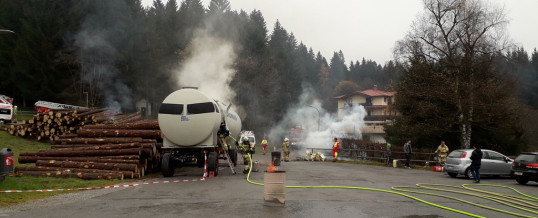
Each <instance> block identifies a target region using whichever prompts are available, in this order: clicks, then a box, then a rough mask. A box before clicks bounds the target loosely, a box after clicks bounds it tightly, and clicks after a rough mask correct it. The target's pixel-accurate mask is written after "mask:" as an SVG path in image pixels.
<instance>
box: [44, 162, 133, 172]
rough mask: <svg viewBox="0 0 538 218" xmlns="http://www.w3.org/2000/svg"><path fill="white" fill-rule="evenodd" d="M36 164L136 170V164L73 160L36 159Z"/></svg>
mask: <svg viewBox="0 0 538 218" xmlns="http://www.w3.org/2000/svg"><path fill="white" fill-rule="evenodd" d="M36 166H47V167H63V168H83V169H101V170H121V171H133V172H138V164H122V163H99V162H73V161H56V160H38V161H36Z"/></svg>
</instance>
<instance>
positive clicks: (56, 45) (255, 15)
mask: <svg viewBox="0 0 538 218" xmlns="http://www.w3.org/2000/svg"><path fill="white" fill-rule="evenodd" d="M427 2H429V1H425V3H427ZM231 4H232V2H231V1H229V0H211V2H210V5H209V6H208V7H205V6H204V5H203V4H202V3H201V1H200V0H183V1H180V2H178V1H176V0H169V1H167V2H166V4H164V3H162V1H160V0H155V1H154V3H153V5H152V6H151V7H148V8H144V7H143V6H142V5H141V2H140V1H139V0H48V1H41V0H27V1H17V0H0V29H9V30H12V31H14V32H15V34H1V35H0V94H4V95H8V96H11V97H14V98H15V104H17V105H19V106H22V107H31V106H33V103H34V102H35V101H37V100H48V101H54V102H61V103H68V104H76V105H85V103H86V98H85V93H87V94H88V97H89V105H90V106H95V107H105V106H107V107H110V106H117V107H118V108H121V110H123V111H125V112H130V111H133V110H134V109H135V105H134V104H135V102H137V101H139V100H142V99H145V100H147V101H149V102H150V104H151V105H152V106H153V107H152V109H153V114H156V111H157V110H158V106H159V104H160V103H161V101H162V100H163V99H164V98H165V97H166V96H167V95H168V94H169V93H171V92H172V91H174V90H176V89H178V88H180V87H178V86H177V84H178V83H177V80H178V78H177V77H176V76H174V74H173V71H174V70H175V69H178V68H180V67H181V66H182V65H183V64H184V63H185V61H186V60H187V59H188V58H189V56H190V55H192V41H193V38H194V37H196V33H197V31H198V30H200V29H204V30H205V31H206V32H209V33H210V34H211V35H213V36H215V37H219V38H222V39H225V40H228V41H232V42H233V43H234V44H235V45H236V46H235V47H234V52H235V53H236V54H237V55H236V58H235V61H234V63H233V66H232V67H233V69H234V70H235V74H234V78H233V82H232V83H231V88H232V89H234V90H235V91H236V92H237V95H236V96H235V99H234V101H235V102H233V103H234V104H236V105H242V106H243V107H244V108H245V113H247V116H246V118H245V119H244V120H243V126H244V129H255V130H257V131H258V130H260V131H262V130H263V129H264V128H267V127H269V126H271V125H273V124H275V123H277V122H278V121H279V120H280V119H281V118H282V116H283V114H284V113H285V110H286V109H287V108H288V107H289V106H291V105H293V104H296V103H297V101H298V97H299V96H300V95H301V94H302V92H303V89H304V88H305V87H311V88H312V90H315V93H312V94H313V96H314V97H315V98H318V99H319V100H320V101H321V102H323V107H324V108H325V109H326V110H327V111H330V112H335V111H336V109H337V108H336V104H335V103H336V102H335V101H334V99H333V97H334V96H337V95H342V94H348V93H349V90H353V89H356V90H363V89H369V88H371V87H373V85H377V86H378V87H379V88H380V89H382V90H388V91H397V92H398V95H397V97H396V99H397V100H396V105H395V107H396V108H397V109H398V110H401V111H402V119H401V120H398V121H397V122H396V125H394V126H393V128H389V130H388V132H387V133H388V135H387V137H388V139H389V140H391V142H393V143H395V144H396V143H400V142H401V141H403V140H404V139H405V138H413V139H415V140H417V143H416V145H417V146H419V147H420V146H426V147H429V146H430V145H431V143H438V141H439V140H441V139H444V140H446V141H447V142H449V143H450V144H449V145H451V146H453V147H465V146H466V143H467V142H469V143H483V145H484V147H488V146H489V147H492V148H496V147H495V146H498V147H502V148H500V149H497V148H496V149H497V150H501V151H511V152H509V153H513V151H515V150H516V149H513V148H517V150H522V149H525V148H526V146H527V145H529V144H533V143H534V144H536V143H538V136H536V134H535V132H536V131H537V130H538V125H537V124H536V123H537V122H538V116H537V113H536V112H537V110H538V78H537V77H538V53H537V51H536V50H534V51H533V52H532V53H531V54H530V55H529V54H528V53H527V52H526V51H525V50H523V49H521V48H518V49H507V50H502V51H499V52H498V53H495V54H491V55H488V56H487V57H486V56H482V53H480V55H478V54H477V55H476V57H473V58H470V59H467V61H471V62H472V64H471V65H466V66H472V67H476V70H477V71H479V72H482V70H483V69H488V70H487V72H488V74H479V75H477V76H484V77H485V78H482V79H484V81H487V82H485V83H483V85H484V86H480V87H477V88H476V89H478V90H485V91H484V92H476V96H475V97H474V98H473V99H474V100H476V99H479V100H480V101H478V102H476V104H475V105H476V106H475V107H473V108H474V115H473V119H472V120H469V119H465V120H462V119H460V118H459V117H460V116H459V115H461V114H468V113H467V112H463V113H459V114H458V111H460V112H461V111H465V110H464V107H462V106H463V105H458V102H461V101H458V97H457V96H458V95H457V94H454V93H453V92H452V93H451V92H449V91H446V92H441V91H439V90H445V89H439V88H438V87H446V90H454V89H453V88H454V87H453V85H454V83H453V81H454V76H455V75H459V74H457V73H454V72H463V71H466V70H469V69H470V68H469V69H462V68H459V69H456V68H453V67H450V66H452V65H450V64H445V63H452V64H456V65H459V63H460V62H450V61H454V60H449V58H452V57H444V56H438V57H437V59H429V58H427V57H421V55H420V53H419V52H418V51H417V50H412V49H410V48H413V41H412V40H411V36H410V38H406V39H404V40H402V42H400V43H399V45H400V47H399V48H400V51H402V52H406V53H405V55H402V56H401V57H404V56H405V57H408V58H401V60H398V61H388V62H386V63H376V62H375V61H371V60H368V59H366V58H364V59H362V60H350V61H349V62H348V61H347V60H346V59H345V56H344V54H343V52H341V51H336V52H334V54H333V56H332V57H330V59H326V58H325V57H323V56H322V55H321V54H320V52H316V51H315V50H314V48H311V47H308V46H307V45H305V44H303V43H302V42H301V41H300V39H296V38H295V36H294V34H293V33H292V31H289V30H286V29H285V27H283V26H282V25H281V24H280V23H279V22H278V21H277V22H276V23H275V25H274V28H273V29H272V30H268V29H267V27H266V22H265V19H264V17H263V14H262V12H261V11H258V10H253V11H251V12H246V11H232V10H231ZM425 5H426V4H425ZM298 13H299V12H298ZM425 13H426V14H427V12H425ZM431 30H432V31H436V30H435V28H432V29H431ZM335 40H336V39H335ZM372 43H375V42H372ZM404 45H409V46H407V47H406V46H404ZM404 48H409V49H407V50H406V49H404ZM480 48H482V47H480ZM335 49H338V48H335ZM346 49H347V48H346ZM457 50H458V51H459V49H457ZM495 51H497V50H495ZM425 52H428V51H425ZM460 55H463V56H465V53H457V54H455V57H456V58H454V59H457V60H458V61H462V62H465V61H466V60H465V59H464V58H461V56H460ZM481 58H482V59H481ZM478 59H480V60H484V61H483V62H482V61H475V60H478ZM486 59H487V61H485V60H486ZM486 62H487V67H483V66H479V65H481V64H486ZM473 69H475V68H473ZM464 77H465V76H464V75H462V78H464ZM462 80H463V79H462ZM451 81H452V82H451ZM245 90H248V91H245ZM436 91H438V92H436ZM434 94H438V95H434ZM460 97H464V95H461V96H460ZM400 99H401V101H399V100H400ZM460 99H462V101H465V102H474V100H473V99H471V100H469V99H468V98H460ZM458 108H462V109H461V110H458ZM489 109H492V110H489ZM493 109H494V110H493ZM467 111H468V110H467ZM501 112H504V113H501ZM506 112H511V114H506ZM439 114H442V116H437V115H439ZM463 121H465V122H463ZM535 121H536V122H535ZM419 124H420V125H419ZM468 126H471V127H473V129H472V131H473V132H472V133H473V134H472V137H471V138H470V139H469V141H465V140H463V141H462V140H461V138H462V137H463V136H462V134H461V131H460V130H461V128H462V127H468ZM426 128H427V130H429V131H424V130H425V129H426ZM493 136H495V137H493ZM505 148H506V149H505Z"/></svg>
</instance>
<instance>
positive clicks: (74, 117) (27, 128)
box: [4, 108, 158, 141]
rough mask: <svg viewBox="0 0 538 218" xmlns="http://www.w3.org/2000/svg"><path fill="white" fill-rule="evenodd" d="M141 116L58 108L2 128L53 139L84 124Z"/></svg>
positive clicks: (105, 122) (39, 139) (23, 134)
mask: <svg viewBox="0 0 538 218" xmlns="http://www.w3.org/2000/svg"><path fill="white" fill-rule="evenodd" d="M141 118H142V116H141V114H140V113H139V112H138V113H133V114H130V115H125V114H122V113H120V112H115V111H111V110H107V109H103V108H93V109H80V110H71V109H68V110H66V109H59V110H50V111H49V112H48V113H46V114H37V115H35V116H33V117H32V119H30V120H25V121H24V123H23V124H18V125H15V124H14V125H9V126H5V127H4V130H5V131H7V132H8V133H9V134H11V135H15V136H22V137H25V138H31V139H36V140H38V141H46V140H48V141H54V140H56V139H58V138H59V137H60V136H65V135H71V134H73V133H76V132H77V130H78V129H79V128H80V127H82V126H85V125H96V124H100V125H104V124H123V123H129V122H133V121H137V120H140V119H141ZM157 129H158V128H157Z"/></svg>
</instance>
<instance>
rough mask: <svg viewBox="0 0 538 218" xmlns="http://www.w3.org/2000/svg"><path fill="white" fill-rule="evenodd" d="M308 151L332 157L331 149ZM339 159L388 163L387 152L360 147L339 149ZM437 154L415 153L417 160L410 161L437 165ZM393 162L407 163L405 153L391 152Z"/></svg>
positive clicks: (414, 156) (412, 156) (311, 149)
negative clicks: (402, 161)
mask: <svg viewBox="0 0 538 218" xmlns="http://www.w3.org/2000/svg"><path fill="white" fill-rule="evenodd" d="M306 149H307V150H310V151H311V152H312V153H315V152H320V151H321V152H322V153H323V154H325V155H331V153H332V149H331V148H306ZM338 157H344V158H348V159H351V160H362V161H377V162H381V163H385V162H386V161H387V157H386V150H385V149H376V148H375V147H374V148H369V149H368V148H366V147H360V148H353V149H342V148H341V149H338ZM435 157H436V154H435V153H431V152H413V154H412V155H411V158H417V159H410V160H409V161H410V162H411V163H412V164H417V165H432V164H435V163H437V160H435ZM390 159H391V160H400V161H401V160H404V161H405V153H404V152H401V151H391V157H390Z"/></svg>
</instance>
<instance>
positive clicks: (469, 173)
mask: <svg viewBox="0 0 538 218" xmlns="http://www.w3.org/2000/svg"><path fill="white" fill-rule="evenodd" d="M464 175H465V178H466V179H471V178H473V174H472V173H471V168H470V167H469V168H467V169H466V170H465V174H464Z"/></svg>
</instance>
